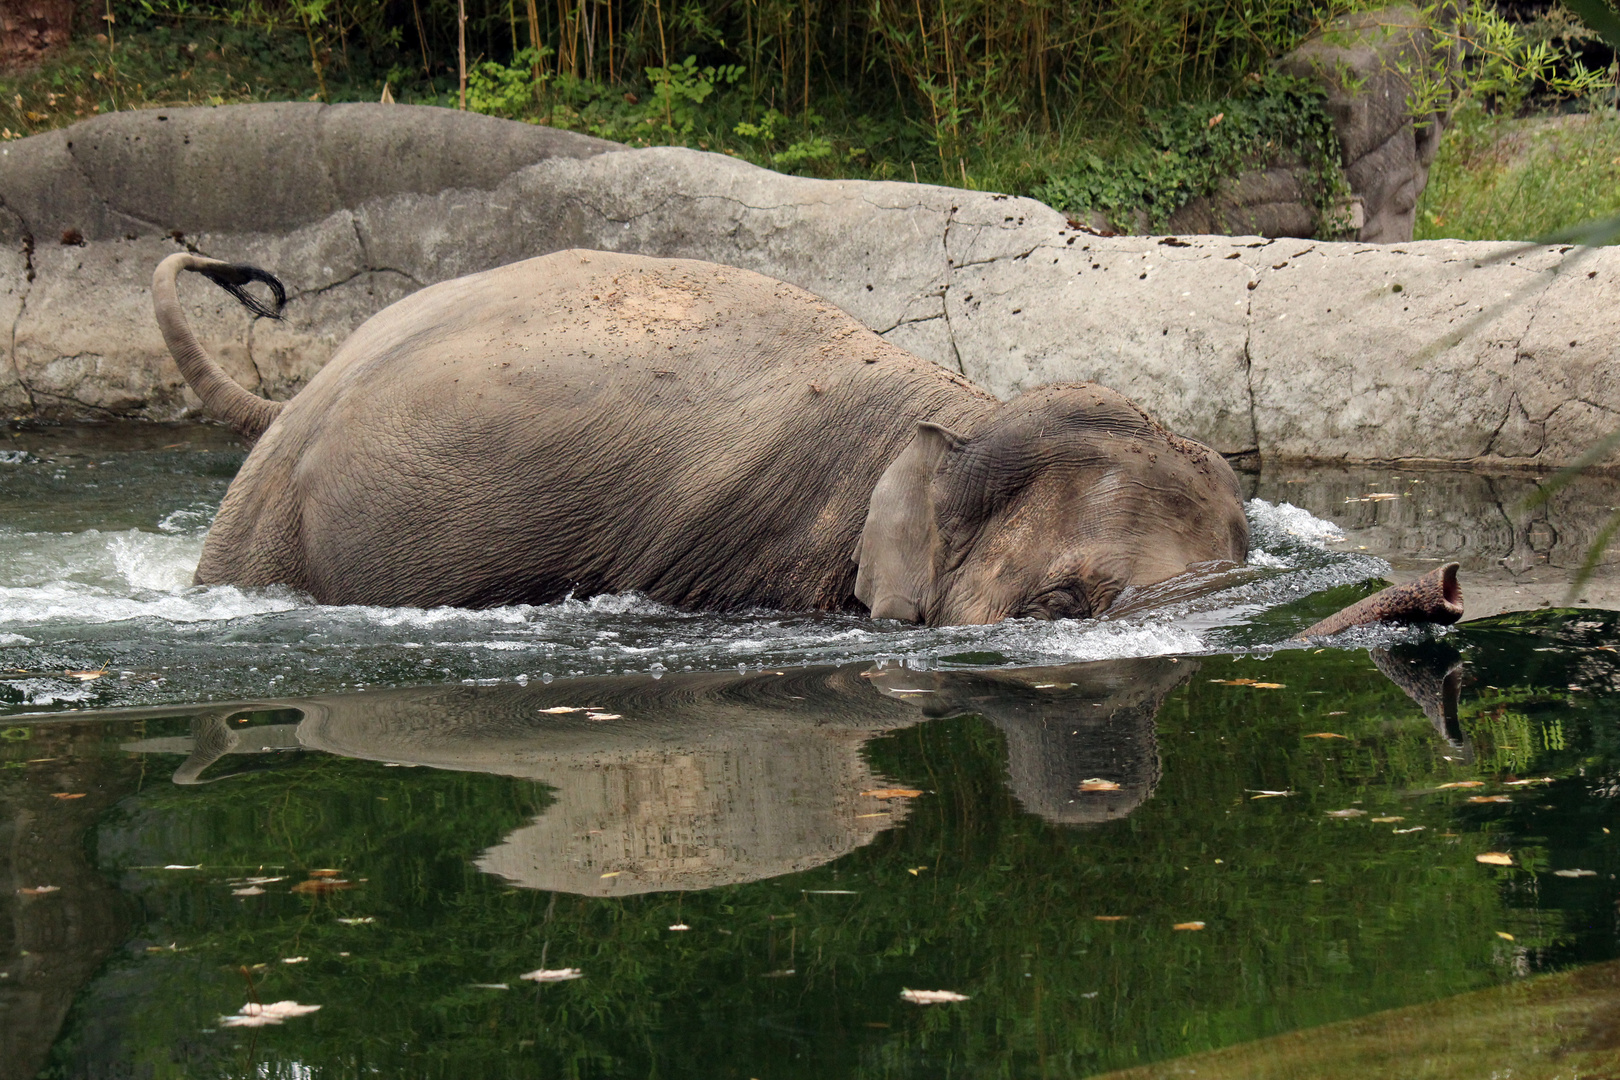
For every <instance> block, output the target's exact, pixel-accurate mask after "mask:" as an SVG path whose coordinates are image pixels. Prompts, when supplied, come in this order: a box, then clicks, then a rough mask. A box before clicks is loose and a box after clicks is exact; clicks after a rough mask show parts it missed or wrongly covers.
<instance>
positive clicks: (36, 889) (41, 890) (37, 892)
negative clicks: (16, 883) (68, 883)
mask: <svg viewBox="0 0 1620 1080" xmlns="http://www.w3.org/2000/svg"><path fill="white" fill-rule="evenodd" d="M17 891H18V892H20V893H22V894H23V895H24V896H44V895H46V894H47V893H53V892H61V891H62V886H60V885H28V886H24V887H23V888H21V889H18V890H17Z"/></svg>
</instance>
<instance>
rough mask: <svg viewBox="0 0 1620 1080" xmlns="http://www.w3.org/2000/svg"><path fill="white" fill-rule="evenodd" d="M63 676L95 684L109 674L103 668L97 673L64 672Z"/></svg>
mask: <svg viewBox="0 0 1620 1080" xmlns="http://www.w3.org/2000/svg"><path fill="white" fill-rule="evenodd" d="M62 674H63V675H66V676H67V677H68V678H70V679H78V680H79V681H80V682H95V681H96V680H97V679H99V678H101V677H102V676H103V675H105V674H107V669H106V668H101V669H100V670H96V671H64V672H62Z"/></svg>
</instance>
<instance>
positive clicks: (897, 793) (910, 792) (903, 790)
mask: <svg viewBox="0 0 1620 1080" xmlns="http://www.w3.org/2000/svg"><path fill="white" fill-rule="evenodd" d="M861 794H862V795H863V796H870V797H872V798H874V799H915V798H917V796H919V795H921V794H922V792H921V791H918V790H917V789H916V788H908V787H882V788H873V789H871V790H870V791H863V792H861Z"/></svg>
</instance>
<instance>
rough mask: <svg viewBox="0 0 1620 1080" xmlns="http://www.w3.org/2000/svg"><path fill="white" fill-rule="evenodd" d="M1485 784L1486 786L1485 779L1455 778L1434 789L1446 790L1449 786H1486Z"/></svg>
mask: <svg viewBox="0 0 1620 1080" xmlns="http://www.w3.org/2000/svg"><path fill="white" fill-rule="evenodd" d="M1484 786H1485V781H1483V780H1454V781H1452V782H1451V783H1449V784H1441V785H1440V786H1439V787H1437V788H1435V789H1434V790H1436V791H1445V790H1446V789H1448V788H1460V787H1484Z"/></svg>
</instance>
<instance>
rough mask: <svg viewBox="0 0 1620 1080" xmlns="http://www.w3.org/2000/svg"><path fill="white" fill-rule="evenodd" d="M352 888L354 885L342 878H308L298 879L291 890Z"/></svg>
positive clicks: (318, 891)
mask: <svg viewBox="0 0 1620 1080" xmlns="http://www.w3.org/2000/svg"><path fill="white" fill-rule="evenodd" d="M352 888H354V885H353V884H352V883H350V882H347V881H344V880H343V879H342V878H310V879H309V880H308V881H300V882H299V883H298V884H296V885H294V886H293V887H292V890H291V891H292V892H295V893H327V892H338V891H339V890H342V889H352Z"/></svg>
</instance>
